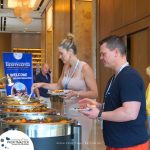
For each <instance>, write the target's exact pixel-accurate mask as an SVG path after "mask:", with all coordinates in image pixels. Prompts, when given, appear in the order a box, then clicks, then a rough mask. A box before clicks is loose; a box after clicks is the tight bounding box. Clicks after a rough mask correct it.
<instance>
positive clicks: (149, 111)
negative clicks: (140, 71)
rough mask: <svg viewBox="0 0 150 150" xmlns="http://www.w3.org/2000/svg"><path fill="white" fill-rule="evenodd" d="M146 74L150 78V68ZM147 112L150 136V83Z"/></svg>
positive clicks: (149, 85)
mask: <svg viewBox="0 0 150 150" xmlns="http://www.w3.org/2000/svg"><path fill="white" fill-rule="evenodd" d="M146 74H147V75H148V77H149V78H150V66H148V67H147V68H146ZM146 111H147V119H148V133H149V136H150V83H149V84H148V87H147V89H146Z"/></svg>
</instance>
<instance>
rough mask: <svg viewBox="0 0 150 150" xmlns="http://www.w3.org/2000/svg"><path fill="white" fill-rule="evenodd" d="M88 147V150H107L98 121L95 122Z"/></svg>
mask: <svg viewBox="0 0 150 150" xmlns="http://www.w3.org/2000/svg"><path fill="white" fill-rule="evenodd" d="M87 147H88V150H106V148H105V144H104V141H103V135H102V130H101V129H100V125H99V123H98V122H97V121H93V129H92V133H91V136H90V139H89V143H88V145H87Z"/></svg>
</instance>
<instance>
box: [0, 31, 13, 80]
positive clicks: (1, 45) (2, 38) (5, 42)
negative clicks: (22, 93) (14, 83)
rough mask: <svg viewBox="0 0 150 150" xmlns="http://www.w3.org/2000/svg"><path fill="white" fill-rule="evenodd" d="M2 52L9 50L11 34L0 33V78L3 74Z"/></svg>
mask: <svg viewBox="0 0 150 150" xmlns="http://www.w3.org/2000/svg"><path fill="white" fill-rule="evenodd" d="M3 52H11V34H7V33H6V34H5V33H0V60H1V61H0V68H1V69H0V78H1V77H3V76H4V64H3V61H2V60H3V58H2V54H3Z"/></svg>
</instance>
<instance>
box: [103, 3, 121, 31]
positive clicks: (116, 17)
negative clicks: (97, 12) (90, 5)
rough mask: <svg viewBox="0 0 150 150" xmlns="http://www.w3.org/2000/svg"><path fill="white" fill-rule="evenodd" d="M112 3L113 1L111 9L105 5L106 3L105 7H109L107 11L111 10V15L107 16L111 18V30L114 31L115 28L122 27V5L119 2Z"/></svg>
mask: <svg viewBox="0 0 150 150" xmlns="http://www.w3.org/2000/svg"><path fill="white" fill-rule="evenodd" d="M112 1H113V7H110V4H107V3H108V2H107V3H106V4H105V5H106V6H108V5H109V7H108V8H107V9H111V10H112V13H110V14H109V16H110V17H111V18H113V24H112V25H113V26H112V30H115V29H117V28H120V27H121V26H122V25H123V3H122V1H120V0H112ZM101 7H103V5H101ZM118 12H119V13H118ZM104 15H105V14H104ZM101 16H102V15H101ZM102 18H103V17H102ZM110 23H111V22H110Z"/></svg>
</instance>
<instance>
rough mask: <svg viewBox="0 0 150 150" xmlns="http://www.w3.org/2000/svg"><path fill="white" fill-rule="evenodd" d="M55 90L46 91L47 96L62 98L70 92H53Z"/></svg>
mask: <svg viewBox="0 0 150 150" xmlns="http://www.w3.org/2000/svg"><path fill="white" fill-rule="evenodd" d="M55 91H56V90H54V91H51V90H48V94H50V95H53V96H57V95H58V96H63V95H65V94H67V93H68V92H70V91H71V90H63V92H55Z"/></svg>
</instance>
